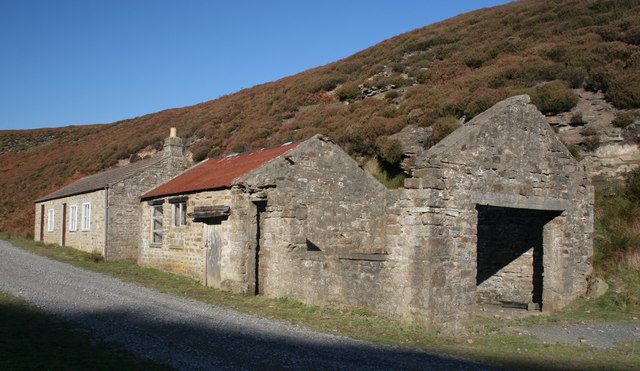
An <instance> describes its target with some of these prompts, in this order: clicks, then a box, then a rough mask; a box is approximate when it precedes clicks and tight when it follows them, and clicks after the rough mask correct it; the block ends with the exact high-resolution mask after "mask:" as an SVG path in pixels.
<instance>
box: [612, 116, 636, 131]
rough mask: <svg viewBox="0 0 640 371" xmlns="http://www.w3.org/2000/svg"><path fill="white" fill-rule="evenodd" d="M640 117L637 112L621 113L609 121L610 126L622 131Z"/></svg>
mask: <svg viewBox="0 0 640 371" xmlns="http://www.w3.org/2000/svg"><path fill="white" fill-rule="evenodd" d="M639 117H640V113H638V112H623V113H620V114H618V115H616V117H615V118H614V119H613V120H612V121H611V125H613V126H615V127H617V128H621V129H624V128H626V127H627V126H629V125H631V124H633V122H634V121H635V120H637V119H638V118H639Z"/></svg>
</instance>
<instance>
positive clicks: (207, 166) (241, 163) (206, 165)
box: [141, 142, 300, 199]
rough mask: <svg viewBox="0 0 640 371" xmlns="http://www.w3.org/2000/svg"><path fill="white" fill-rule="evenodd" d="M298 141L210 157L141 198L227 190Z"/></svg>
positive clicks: (295, 144) (291, 147)
mask: <svg viewBox="0 0 640 371" xmlns="http://www.w3.org/2000/svg"><path fill="white" fill-rule="evenodd" d="M298 144H300V142H296V143H287V144H283V145H281V146H279V147H274V148H268V149H262V150H260V151H255V152H248V153H242V154H238V155H229V156H225V157H221V158H210V159H208V160H205V161H203V162H201V163H200V164H198V165H196V166H194V167H193V168H191V169H189V170H187V171H185V172H184V173H182V174H180V175H178V176H177V177H175V178H173V179H171V180H170V181H168V182H167V183H165V184H163V185H161V186H159V187H158V188H156V189H153V190H151V191H149V192H148V193H146V194H144V195H142V197H141V198H143V199H144V198H152V197H160V196H167V195H175V194H180V193H188V192H195V191H204V190H208V189H216V188H224V187H230V186H231V185H232V184H233V180H234V179H236V178H237V177H239V176H240V175H244V174H246V173H248V172H250V171H251V170H253V169H257V168H258V167H260V166H262V165H264V164H265V163H267V162H268V161H269V160H272V159H274V158H276V157H278V156H280V155H281V154H283V153H285V152H287V151H289V150H291V149H293V148H295V147H296V146H297V145H298Z"/></svg>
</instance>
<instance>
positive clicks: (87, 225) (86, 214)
mask: <svg viewBox="0 0 640 371" xmlns="http://www.w3.org/2000/svg"><path fill="white" fill-rule="evenodd" d="M82 230H83V231H89V230H91V203H90V202H85V203H83V204H82Z"/></svg>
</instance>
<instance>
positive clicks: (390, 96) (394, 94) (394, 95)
mask: <svg viewBox="0 0 640 371" xmlns="http://www.w3.org/2000/svg"><path fill="white" fill-rule="evenodd" d="M399 96H400V93H398V92H397V91H395V90H394V91H390V92H388V93H387V94H385V96H384V97H385V98H386V99H389V100H392V99H396V98H398V97H399Z"/></svg>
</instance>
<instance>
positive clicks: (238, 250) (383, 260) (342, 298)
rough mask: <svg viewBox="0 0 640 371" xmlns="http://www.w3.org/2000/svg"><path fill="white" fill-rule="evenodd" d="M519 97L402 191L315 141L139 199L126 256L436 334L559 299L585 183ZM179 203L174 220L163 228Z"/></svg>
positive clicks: (575, 273)
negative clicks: (224, 179) (156, 238)
mask: <svg viewBox="0 0 640 371" xmlns="http://www.w3.org/2000/svg"><path fill="white" fill-rule="evenodd" d="M528 102H529V98H528V97H527V96H518V97H513V98H509V99H507V100H505V101H502V102H500V103H498V104H496V105H495V106H494V107H492V108H490V109H489V110H487V111H486V112H484V113H482V114H480V115H478V116H477V117H475V118H474V119H473V120H471V121H470V122H468V123H466V124H465V125H464V126H463V127H461V128H460V129H458V130H456V131H455V132H454V133H452V134H451V135H449V136H448V137H447V138H445V139H444V140H443V141H441V142H440V143H439V144H437V145H436V146H434V147H432V148H430V149H428V150H425V151H421V152H420V153H417V154H416V156H415V161H414V163H413V164H412V166H411V168H412V177H411V178H409V179H407V180H406V181H405V187H404V188H403V189H398V190H387V189H386V188H384V187H383V186H382V185H381V184H380V183H379V182H377V180H375V179H374V178H373V177H372V176H371V175H370V174H368V173H367V172H365V171H364V170H362V169H361V168H360V167H358V165H357V163H356V162H355V161H353V160H352V159H351V158H350V157H349V156H348V155H347V154H346V153H345V152H344V151H342V149H340V148H339V147H338V146H337V145H335V144H334V143H333V142H332V141H330V140H329V139H327V138H324V137H321V136H316V137H313V138H311V139H308V140H306V141H304V142H302V143H300V144H299V145H297V146H295V147H294V148H292V149H289V150H287V151H286V152H284V153H283V154H281V155H278V156H277V157H274V158H273V159H271V160H270V161H268V162H266V163H265V164H263V165H261V166H259V167H257V168H255V169H253V170H251V171H248V172H246V173H244V174H242V175H240V176H238V177H237V178H235V179H233V181H232V182H231V183H230V185H228V186H224V187H221V188H217V189H200V190H191V191H189V192H183V193H174V194H166V195H162V196H154V197H151V198H147V199H144V200H143V202H142V222H141V225H142V230H141V232H140V241H141V242H140V255H139V258H138V261H139V263H140V264H141V265H144V266H149V267H156V268H159V269H162V270H166V271H170V272H174V273H177V274H181V275H185V276H188V277H192V278H194V279H197V280H200V281H201V282H202V283H203V284H207V285H210V286H214V287H218V288H220V289H222V290H226V291H232V292H239V293H245V294H259V295H264V296H268V297H288V298H290V299H293V300H299V301H302V302H304V303H307V304H312V305H320V306H325V307H336V308H365V309H368V310H370V311H372V312H375V313H379V314H383V315H387V316H389V317H392V318H397V319H401V320H404V321H406V322H409V323H417V324H421V325H424V326H426V327H428V328H431V329H438V330H443V331H447V332H458V331H461V330H463V329H464V328H465V326H466V325H467V324H468V323H469V321H470V320H471V318H472V316H473V313H474V306H475V305H476V303H477V302H489V303H515V304H518V305H521V306H523V307H526V308H529V309H538V310H543V311H549V310H553V309H557V308H561V307H563V306H565V305H566V304H568V303H569V302H570V301H572V300H574V299H575V298H577V297H578V296H580V295H582V294H584V293H585V292H586V289H587V279H588V278H589V277H590V275H591V274H592V265H591V260H592V254H593V252H592V232H593V187H592V186H591V184H590V181H589V179H588V177H587V175H586V172H585V169H584V168H583V167H582V166H581V165H580V164H578V162H577V161H576V160H575V159H574V158H573V157H572V156H571V155H570V154H569V152H568V151H567V149H566V148H565V147H564V146H563V145H562V144H561V142H560V141H559V140H558V139H557V137H556V136H555V134H554V133H553V131H552V130H551V128H550V127H549V125H548V123H547V121H546V120H545V118H544V116H543V115H542V114H541V113H540V112H538V111H537V110H536V108H535V107H534V106H533V105H530V104H529V103H528ZM187 173H188V172H187ZM179 179H180V177H178V178H176V179H174V180H173V181H177V180H179ZM173 181H172V182H173ZM178 183H179V182H178ZM205 188H206V187H205ZM178 202H186V208H187V210H186V212H187V214H188V215H189V217H188V218H187V220H186V225H180V226H175V225H174V222H173V221H175V217H174V214H173V213H174V212H175V210H177V208H176V206H175V205H176V203H178ZM159 205H162V210H163V212H162V216H161V219H162V235H163V238H162V241H161V242H160V243H153V240H152V222H153V212H154V211H153V209H154V207H156V208H157V207H158V206H159Z"/></svg>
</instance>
